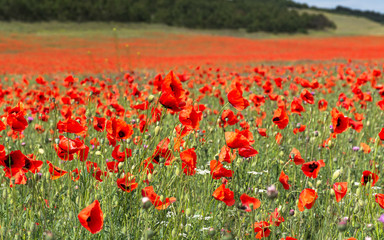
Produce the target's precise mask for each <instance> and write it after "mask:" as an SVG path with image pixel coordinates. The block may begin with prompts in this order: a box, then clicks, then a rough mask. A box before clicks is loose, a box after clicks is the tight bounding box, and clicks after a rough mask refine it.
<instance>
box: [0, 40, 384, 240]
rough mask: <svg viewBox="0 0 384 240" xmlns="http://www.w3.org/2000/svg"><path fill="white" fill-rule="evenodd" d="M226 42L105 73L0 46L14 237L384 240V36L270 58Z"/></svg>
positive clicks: (123, 61) (2, 223)
mask: <svg viewBox="0 0 384 240" xmlns="http://www.w3.org/2000/svg"><path fill="white" fill-rule="evenodd" d="M184 37H185V38H187V36H183V37H180V38H184ZM212 38H214V37H212ZM217 38H218V39H221V40H222V41H223V42H219V43H221V45H220V44H218V43H217V42H216V43H215V44H216V45H215V44H214V43H213V42H212V46H214V47H212V48H207V49H208V50H207V56H206V57H204V56H203V57H201V58H200V57H196V56H197V55H195V57H191V55H193V54H191V52H189V53H188V54H186V53H184V54H183V53H182V52H178V51H179V50H180V49H179V50H178V48H177V49H174V50H173V51H174V52H172V54H170V55H172V56H166V57H164V58H162V57H158V58H155V57H153V58H151V57H150V54H149V53H150V51H149V50H148V49H150V47H148V49H147V50H148V52H145V51H142V53H143V52H144V55H145V57H143V58H141V59H139V58H137V59H136V58H135V59H129V58H126V56H125V57H124V56H123V53H121V54H120V55H114V54H115V53H108V54H110V55H108V54H107V55H103V54H105V52H101V53H99V54H100V55H101V56H103V57H100V58H99V60H98V61H99V63H100V64H97V62H95V61H94V59H96V58H94V59H93V60H89V59H91V58H86V57H84V56H83V55H81V51H78V52H79V53H80V57H79V56H77V57H79V58H76V57H75V56H76V54H75V50H72V51H70V50H68V49H60V50H57V49H56V50H54V49H53V48H52V49H48V48H47V49H46V51H47V52H45V51H42V52H41V51H38V52H39V53H38V54H39V55H38V56H40V58H37V60H36V61H32V59H33V58H32V57H31V56H33V55H34V54H35V53H34V52H32V51H30V50H28V49H29V47H30V46H29V47H28V46H27V45H23V44H25V43H23V42H19V43H20V44H19V45H17V44H9V43H8V45H7V43H4V44H3V45H1V44H0V47H1V48H3V49H10V48H11V46H13V47H14V48H15V49H14V50H15V52H12V51H11V50H9V52H8V53H4V52H2V53H0V55H1V54H3V56H5V55H6V54H8V56H9V58H8V59H10V61H8V62H7V61H5V60H4V59H3V60H0V61H3V62H2V63H1V64H2V66H4V68H3V72H2V75H1V77H0V80H1V81H0V84H1V89H0V106H1V109H2V113H1V118H0V135H1V138H0V140H1V142H0V165H1V166H2V167H1V168H2V169H3V172H2V173H1V174H0V181H1V195H2V199H3V201H0V216H1V217H0V236H1V239H284V240H293V239H350V240H352V239H383V238H384V230H383V224H384V210H383V209H384V189H383V181H382V179H383V176H382V174H381V171H382V168H383V161H382V157H383V154H384V147H383V146H384V142H383V141H384V125H383V123H384V122H383V120H382V119H383V111H384V85H383V78H384V77H383V70H384V63H383V61H382V60H381V58H382V56H381V55H380V54H382V53H380V52H377V50H378V49H380V48H382V46H381V45H380V44H379V42H380V39H381V37H355V38H356V39H358V40H356V39H354V38H348V37H345V38H341V39H339V40H338V41H333V42H332V43H329V45H325V42H326V40H325V39H320V40H315V39H314V40H313V41H312V42H311V41H309V42H310V43H307V44H309V46H311V44H312V45H313V46H317V48H315V49H312V51H313V52H312V53H316V54H315V55H313V54H312V55H311V54H310V53H311V52H307V51H306V50H305V48H303V47H298V48H293V49H291V48H289V47H287V48H284V49H285V50H286V51H287V52H286V55H284V49H279V47H278V46H279V45H277V44H276V45H274V43H273V42H274V41H277V42H279V41H280V43H283V42H284V41H285V42H286V43H290V44H292V46H293V45H294V44H298V45H303V44H305V43H306V42H307V41H304V40H302V42H301V41H300V40H297V39H295V40H294V39H288V40H268V41H267V40H265V42H263V41H260V42H259V43H260V44H265V46H266V45H268V46H270V48H269V49H275V52H271V53H270V58H271V59H268V58H267V57H265V58H266V59H268V60H270V61H272V60H281V61H280V62H266V63H262V62H260V61H261V59H262V58H263V57H260V59H257V58H256V57H255V56H257V49H258V48H260V49H259V50H260V52H262V51H264V54H266V55H265V56H267V52H266V49H264V50H262V47H260V46H256V45H255V44H254V43H252V42H253V41H254V40H246V39H242V40H241V41H244V42H247V41H248V43H249V46H253V47H254V48H253V50H254V51H255V52H254V53H252V54H248V55H246V53H247V49H246V48H244V49H239V48H236V47H233V48H231V49H226V51H227V53H226V54H227V55H226V54H225V53H222V54H223V55H219V54H218V55H216V56H215V55H214V54H213V52H215V51H217V49H224V48H225V47H224V46H229V45H233V41H234V39H233V38H222V37H217ZM4 39H5V38H4ZM4 39H3V42H6V40H4ZM36 39H37V38H36ZM36 39H33V37H32V38H31V41H30V42H29V44H32V45H33V44H38V40H36ZM191 39H192V40H191V46H192V45H193V44H196V45H197V46H199V43H198V42H199V41H200V44H201V45H202V46H207V45H204V44H206V43H207V41H208V42H209V38H208V37H206V38H203V37H202V38H200V39H199V38H198V37H196V36H195V37H191ZM346 39H349V40H348V41H342V40H346ZM235 40H236V39H235ZM362 40H365V41H366V42H370V43H371V45H370V46H371V47H367V46H364V45H359V44H358V43H359V42H360V41H362ZM7 41H8V40H7ZM9 41H11V40H9ZM12 41H14V39H13V40H12ZM48 41H49V40H48ZM151 41H153V39H151V40H148V42H146V43H148V45H150V44H149V42H151ZM175 41H176V40H175ZM185 41H186V40H185ZM225 41H228V42H227V43H225ZM239 41H240V40H239ZM316 41H318V42H317V43H316ZM170 42H171V41H170ZM78 43H79V42H78ZM168 43H169V42H168ZM94 44H96V43H95V42H94ZM100 44H101V43H100ZM108 44H109V43H108ZM108 44H106V45H107V47H106V49H107V50H105V51H112V50H110V49H113V48H114V47H113V46H109V45H108ZM111 44H112V42H111ZM119 44H123V43H119ZM140 44H143V45H145V44H144V43H143V42H140ZM153 44H159V45H161V44H164V43H163V42H161V41H160V42H157V43H153ZM316 44H317V45H316ZM332 44H333V45H332ZM345 44H346V45H345ZM80 45H83V46H85V45H86V44H85V43H82V42H80V43H79V45H78V46H80ZM7 46H9V47H7ZM94 46H101V45H97V44H96V45H94ZM174 46H178V47H180V48H181V46H182V45H177V44H176V43H175V45H174ZM280 46H281V45H280ZM306 46H308V45H306ZM327 46H328V52H327V51H325V50H324V49H327ZM346 46H348V47H346ZM310 48H312V47H310ZM355 48H356V49H355ZM21 49H24V51H21ZM116 49H118V50H119V49H122V48H121V47H115V50H116ZM156 49H157V51H158V52H157V53H156V54H158V55H167V54H165V53H164V54H162V53H161V49H162V48H156ZM159 49H160V50H159ZM191 49H192V50H191ZM351 49H355V50H351ZM40 50H41V49H40ZM299 50H300V51H299ZM323 50H324V51H323ZM36 51H37V50H36ZM94 51H96V50H94ZM113 51H114V50H113ZM113 51H112V52H113ZM189 51H192V52H193V48H190V50H189ZM195 51H196V54H197V53H199V50H197V49H195ZM279 51H280V52H279ZM134 52H136V51H134ZM48 53H52V54H53V53H55V54H57V55H53V56H51V55H49V54H48ZM242 53H244V55H242ZM24 54H25V55H24ZM36 54H37V53H36ZM44 54H46V55H44ZM135 54H136V56H138V54H137V53H135ZM153 54H154V55H156V54H155V53H153ZM177 54H179V55H177ZM199 54H201V53H199ZM332 54H333V55H332ZM348 54H349V55H348ZM235 55H237V56H236V57H233V58H231V56H235ZM23 56H25V58H23ZM54 56H56V58H55V57H54ZM57 56H62V60H63V65H62V66H61V65H60V64H59V63H58V62H60V58H59V57H57ZM71 56H72V57H71ZM95 56H96V55H95ZM107 56H109V57H110V59H113V57H112V56H117V58H116V59H115V60H113V61H116V62H113V61H110V62H108V63H107V61H104V64H106V65H102V64H101V63H102V62H103V60H101V59H103V58H106V57H107ZM222 56H227V58H225V57H222ZM252 56H254V57H252ZM263 56H264V55H263ZM332 56H333V57H332ZM82 57H83V58H82ZM242 57H244V58H242ZM272 58H273V59H272ZM333 58H334V59H338V60H332V59H333ZM49 59H50V60H49ZM81 59H83V60H84V64H82V62H81ZM167 59H168V60H169V61H170V62H169V63H168V64H169V65H167V64H166V61H167ZM207 59H208V60H209V61H208V60H207ZM215 59H216V60H217V62H216V61H215ZM305 59H312V60H317V61H305ZM44 60H45V62H44ZM136 60H137V61H136ZM156 60H158V61H160V60H161V61H160V62H161V63H159V65H156ZM178 60H179V62H178ZM293 60H300V61H297V62H288V61H293ZM319 60H323V61H319ZM23 61H24V62H23ZM52 61H56V62H54V63H53V62H52ZM206 61H208V62H209V63H206ZM252 61H254V62H253V63H252ZM16 62H19V65H17V64H16ZM202 62H204V63H202ZM48 63H50V64H48ZM95 63H96V64H95ZM71 64H72V67H73V68H72V71H71ZM108 64H110V65H108ZM170 66H173V67H170ZM23 67H24V69H23ZM102 68H105V69H102ZM116 69H119V70H117V71H116ZM122 69H123V70H122Z"/></svg>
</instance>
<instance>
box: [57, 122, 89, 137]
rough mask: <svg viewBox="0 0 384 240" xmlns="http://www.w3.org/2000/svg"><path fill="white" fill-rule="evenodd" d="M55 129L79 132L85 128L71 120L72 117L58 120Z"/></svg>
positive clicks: (61, 131)
mask: <svg viewBox="0 0 384 240" xmlns="http://www.w3.org/2000/svg"><path fill="white" fill-rule="evenodd" d="M57 130H59V132H60V133H63V132H67V133H75V134H81V133H83V132H84V131H85V130H86V129H85V127H84V126H82V125H81V124H80V123H79V122H77V121H76V120H73V119H72V118H68V119H67V120H65V121H59V122H58V123H57Z"/></svg>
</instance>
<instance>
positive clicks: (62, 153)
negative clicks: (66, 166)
mask: <svg viewBox="0 0 384 240" xmlns="http://www.w3.org/2000/svg"><path fill="white" fill-rule="evenodd" d="M59 139H60V141H59V144H58V145H56V144H55V145H54V148H55V150H56V152H57V156H58V157H59V158H61V159H62V160H64V161H71V160H73V158H74V156H73V154H75V153H78V154H79V156H80V160H82V161H83V160H85V159H86V158H87V156H88V152H89V147H88V146H85V144H84V143H83V142H82V141H81V140H79V139H75V140H72V139H70V138H66V137H64V136H59Z"/></svg>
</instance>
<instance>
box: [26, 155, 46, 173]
mask: <svg viewBox="0 0 384 240" xmlns="http://www.w3.org/2000/svg"><path fill="white" fill-rule="evenodd" d="M42 166H43V161H39V160H36V157H35V156H34V155H33V154H28V155H27V156H25V164H24V166H23V170H24V172H28V171H30V172H31V173H37V172H40V169H41V167H42Z"/></svg>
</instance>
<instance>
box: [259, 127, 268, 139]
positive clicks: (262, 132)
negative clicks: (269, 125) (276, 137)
mask: <svg viewBox="0 0 384 240" xmlns="http://www.w3.org/2000/svg"><path fill="white" fill-rule="evenodd" d="M257 132H258V133H259V134H260V136H262V137H268V136H267V129H266V128H258V129H257Z"/></svg>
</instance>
